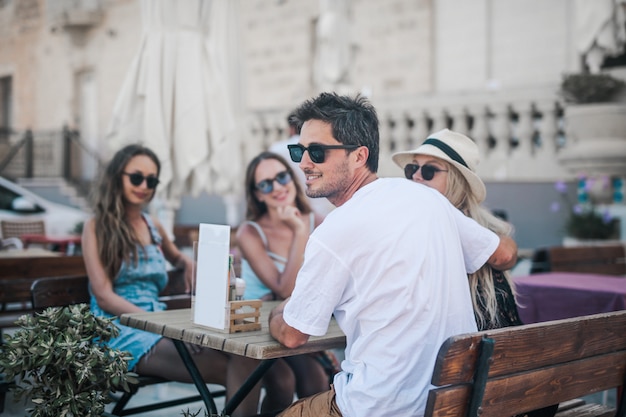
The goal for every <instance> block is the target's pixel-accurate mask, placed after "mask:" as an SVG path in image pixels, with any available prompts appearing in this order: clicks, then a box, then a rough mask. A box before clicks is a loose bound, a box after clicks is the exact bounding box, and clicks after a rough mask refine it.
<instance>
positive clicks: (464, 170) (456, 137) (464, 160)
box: [392, 129, 487, 203]
mask: <svg viewBox="0 0 626 417" xmlns="http://www.w3.org/2000/svg"><path fill="white" fill-rule="evenodd" d="M415 155H430V156H435V157H437V158H439V159H442V160H444V161H446V162H449V163H450V164H452V165H454V166H455V167H456V168H457V169H458V170H459V171H460V172H461V174H463V177H465V179H466V180H467V182H468V183H469V185H470V188H471V190H472V193H473V194H474V197H475V198H476V200H478V202H479V203H480V202H482V201H483V200H484V199H485V196H486V195H487V190H486V189H485V184H484V183H483V181H482V180H481V179H480V177H479V176H478V175H476V166H477V165H478V163H479V162H480V157H479V155H478V146H476V143H474V141H473V140H471V139H470V138H468V137H467V136H465V135H462V134H460V133H457V132H453V131H451V130H448V129H443V130H440V131H439V132H436V133H433V134H431V135H429V136H428V139H426V140H425V141H424V143H422V144H421V145H420V146H419V147H418V148H417V149H413V150H411V151H404V152H396V153H394V154H393V155H392V159H393V161H394V162H395V163H396V164H398V165H399V166H400V168H402V169H404V167H405V166H406V164H410V163H411V162H413V156H415Z"/></svg>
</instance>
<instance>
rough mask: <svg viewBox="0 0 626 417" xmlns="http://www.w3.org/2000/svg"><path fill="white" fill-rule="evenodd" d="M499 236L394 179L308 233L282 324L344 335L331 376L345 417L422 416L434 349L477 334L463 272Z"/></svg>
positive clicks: (370, 188)
mask: <svg viewBox="0 0 626 417" xmlns="http://www.w3.org/2000/svg"><path fill="white" fill-rule="evenodd" d="M498 243H499V238H498V237H497V236H496V235H495V234H494V233H493V232H490V231H489V230H487V229H485V228H483V227H481V226H479V225H478V223H476V222H475V221H473V220H472V219H470V218H468V217H466V216H465V215H463V213H461V212H460V211H459V210H457V209H456V208H454V207H453V206H452V205H451V204H450V203H449V202H448V200H447V199H446V198H445V197H443V196H442V195H441V194H440V193H439V192H437V191H436V190H433V189H430V188H428V187H426V186H424V185H421V184H417V183H414V182H412V181H409V180H406V179H401V178H384V179H377V180H376V181H374V182H372V183H370V184H368V185H366V186H365V187H363V188H361V189H359V190H358V191H357V192H356V193H355V194H354V195H353V196H352V198H351V199H350V200H348V201H347V202H346V203H344V204H343V205H342V206H340V207H338V208H336V209H335V210H333V211H332V212H331V213H330V214H329V215H328V216H327V217H326V219H325V220H324V222H323V223H322V224H321V225H320V226H319V227H318V228H317V229H315V231H314V232H313V234H312V235H311V236H310V238H309V241H308V243H307V246H306V250H305V260H304V264H303V266H302V268H301V270H300V272H299V273H298V276H297V279H296V286H295V289H294V291H293V294H292V296H291V299H290V300H289V302H288V303H287V305H286V307H285V310H284V313H283V317H284V320H285V322H286V323H287V324H288V325H290V326H292V327H294V328H296V329H298V330H300V331H301V332H303V333H306V334H309V335H317V336H319V335H323V334H325V333H326V331H327V329H328V323H329V321H330V319H331V316H332V315H333V314H334V315H335V318H336V319H337V322H338V324H339V326H340V327H341V329H342V330H343V331H344V333H345V335H346V338H347V346H346V351H345V360H344V361H343V362H342V364H341V368H342V372H340V373H338V374H337V375H336V376H335V379H334V387H335V390H336V393H337V397H336V401H337V405H338V407H339V409H340V410H341V412H342V414H343V416H344V417H369V416H372V415H388V416H394V417H402V416H406V417H409V416H410V417H415V416H421V415H423V413H424V408H425V405H426V399H427V395H428V390H429V389H430V388H431V385H430V379H431V376H432V372H433V366H434V363H435V358H436V355H437V352H438V350H439V347H440V346H441V344H442V343H443V341H444V340H446V339H447V338H448V337H450V336H452V335H455V334H460V333H467V332H473V331H476V323H475V321H474V313H473V309H472V303H471V299H470V292H469V284H468V279H467V273H468V272H470V273H471V272H475V271H476V270H477V269H478V268H480V267H481V266H482V265H483V264H484V263H485V262H486V261H487V260H488V258H489V257H490V256H491V254H492V253H493V252H494V251H495V249H496V247H497V246H498Z"/></svg>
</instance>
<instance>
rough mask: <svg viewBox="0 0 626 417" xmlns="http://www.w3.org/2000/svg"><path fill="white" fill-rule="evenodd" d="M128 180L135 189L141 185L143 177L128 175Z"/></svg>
mask: <svg viewBox="0 0 626 417" xmlns="http://www.w3.org/2000/svg"><path fill="white" fill-rule="evenodd" d="M128 178H130V183H131V184H133V185H134V186H135V187H137V186H138V185H141V183H142V182H143V175H141V174H137V173H134V174H130V175H129V176H128Z"/></svg>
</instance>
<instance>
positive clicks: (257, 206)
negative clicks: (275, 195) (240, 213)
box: [244, 152, 311, 221]
mask: <svg viewBox="0 0 626 417" xmlns="http://www.w3.org/2000/svg"><path fill="white" fill-rule="evenodd" d="M266 159H275V160H277V161H278V162H280V163H281V164H282V165H283V166H284V167H285V170H286V171H287V172H288V173H289V175H291V179H292V181H293V184H294V185H295V186H296V207H297V208H298V210H300V213H302V214H309V213H310V212H311V206H310V205H309V202H308V201H307V199H306V196H305V195H304V191H303V190H302V186H301V185H300V183H299V182H298V179H297V178H296V176H295V173H294V172H293V169H292V168H291V165H289V164H288V163H287V161H285V158H283V157H282V156H280V155H278V154H275V153H273V152H261V153H260V154H259V155H257V156H256V157H254V158H253V159H252V161H250V163H249V164H248V168H246V179H245V185H244V186H245V190H246V219H247V220H252V221H256V220H258V219H259V218H260V217H261V216H263V215H264V214H265V213H267V205H265V203H263V202H262V201H259V200H258V199H257V198H256V183H255V181H254V174H255V172H256V168H257V167H258V166H259V164H260V163H261V161H264V160H266Z"/></svg>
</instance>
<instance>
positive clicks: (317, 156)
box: [309, 145, 326, 164]
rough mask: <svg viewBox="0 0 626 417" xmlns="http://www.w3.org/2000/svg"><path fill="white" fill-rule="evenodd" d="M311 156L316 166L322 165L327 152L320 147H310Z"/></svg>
mask: <svg viewBox="0 0 626 417" xmlns="http://www.w3.org/2000/svg"><path fill="white" fill-rule="evenodd" d="M309 156H310V157H311V161H313V162H314V163H316V164H321V163H323V162H324V157H325V156H326V150H325V149H324V148H323V147H322V146H320V145H311V146H309Z"/></svg>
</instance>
